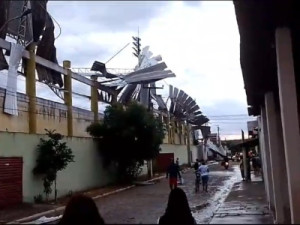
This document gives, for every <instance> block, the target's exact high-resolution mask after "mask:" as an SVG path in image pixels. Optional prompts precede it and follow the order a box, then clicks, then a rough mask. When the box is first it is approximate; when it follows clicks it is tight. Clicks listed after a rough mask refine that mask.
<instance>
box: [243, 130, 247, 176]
mask: <svg viewBox="0 0 300 225" xmlns="http://www.w3.org/2000/svg"><path fill="white" fill-rule="evenodd" d="M242 143H243V145H242V146H243V147H242V150H243V164H244V177H245V179H246V181H247V180H248V169H247V151H246V148H245V146H244V144H245V135H244V131H243V130H242Z"/></svg>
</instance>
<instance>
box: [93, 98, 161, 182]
mask: <svg viewBox="0 0 300 225" xmlns="http://www.w3.org/2000/svg"><path fill="white" fill-rule="evenodd" d="M87 132H88V133H89V134H90V135H91V136H93V137H97V140H98V141H99V150H100V152H101V153H102V155H103V157H104V160H105V165H106V166H108V165H111V164H114V165H116V167H117V170H118V175H119V178H120V179H121V180H123V181H128V180H132V179H134V178H136V177H137V176H138V174H139V173H140V171H141V166H142V165H143V164H144V161H145V160H150V159H153V158H155V157H156V156H157V155H158V154H159V151H160V150H161V149H160V145H161V144H162V143H163V139H164V136H165V132H164V128H163V123H162V122H161V121H160V120H159V119H158V118H155V116H154V115H153V114H152V113H151V112H148V111H147V109H146V108H145V107H144V106H142V105H139V104H138V103H130V104H129V105H128V106H127V107H126V108H125V107H124V106H123V105H121V104H119V103H117V104H113V105H111V106H108V107H107V108H106V110H105V112H104V119H103V121H102V122H101V123H93V124H91V125H90V126H89V127H87Z"/></svg>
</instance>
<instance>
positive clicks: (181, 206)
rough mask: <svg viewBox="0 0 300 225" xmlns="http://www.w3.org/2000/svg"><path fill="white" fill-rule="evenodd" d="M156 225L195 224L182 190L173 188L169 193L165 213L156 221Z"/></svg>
mask: <svg viewBox="0 0 300 225" xmlns="http://www.w3.org/2000/svg"><path fill="white" fill-rule="evenodd" d="M158 224H162V225H165V224H172V225H173V224H187V225H192V224H196V221H195V219H194V217H193V216H192V213H191V209H190V206H189V203H188V200H187V197H186V194H185V192H184V191H183V190H182V189H180V188H175V189H173V190H172V191H171V192H170V195H169V201H168V206H167V208H166V212H165V213H164V215H163V216H161V217H160V218H159V219H158Z"/></svg>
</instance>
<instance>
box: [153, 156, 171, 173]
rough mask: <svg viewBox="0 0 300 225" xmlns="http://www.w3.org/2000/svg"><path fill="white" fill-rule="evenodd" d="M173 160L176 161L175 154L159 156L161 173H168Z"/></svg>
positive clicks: (158, 166)
mask: <svg viewBox="0 0 300 225" xmlns="http://www.w3.org/2000/svg"><path fill="white" fill-rule="evenodd" d="M171 159H174V153H161V154H159V155H158V157H157V159H156V162H157V168H158V171H159V172H166V171H167V168H168V166H169V165H170V163H171Z"/></svg>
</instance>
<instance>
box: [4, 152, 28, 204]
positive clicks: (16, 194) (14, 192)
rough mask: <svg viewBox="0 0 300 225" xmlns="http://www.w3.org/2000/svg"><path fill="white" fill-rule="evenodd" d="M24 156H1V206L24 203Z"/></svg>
mask: <svg viewBox="0 0 300 225" xmlns="http://www.w3.org/2000/svg"><path fill="white" fill-rule="evenodd" d="M22 173H23V159H22V157H0V208H3V207H6V206H11V205H16V204H20V203H22V198H23V193H22Z"/></svg>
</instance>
